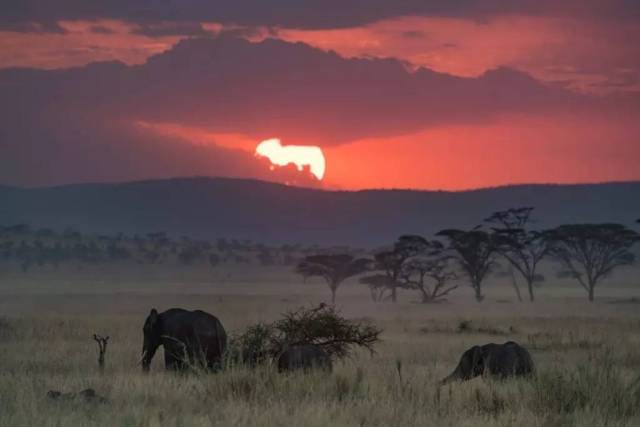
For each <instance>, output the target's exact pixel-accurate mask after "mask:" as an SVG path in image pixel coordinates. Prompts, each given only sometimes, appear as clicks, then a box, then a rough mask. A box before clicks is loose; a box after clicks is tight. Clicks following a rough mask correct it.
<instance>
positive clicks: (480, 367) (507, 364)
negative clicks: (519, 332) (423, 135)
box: [440, 341, 535, 384]
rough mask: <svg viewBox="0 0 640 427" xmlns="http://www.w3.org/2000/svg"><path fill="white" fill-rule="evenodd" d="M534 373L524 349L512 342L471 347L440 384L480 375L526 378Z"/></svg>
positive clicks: (529, 356) (529, 357)
mask: <svg viewBox="0 0 640 427" xmlns="http://www.w3.org/2000/svg"><path fill="white" fill-rule="evenodd" d="M534 371H535V366H534V364H533V359H531V355H530V354H529V352H528V351H527V349H526V348H524V347H522V346H521V345H520V344H518V343H515V342H513V341H508V342H506V343H504V344H494V343H490V344H485V345H482V346H478V345H476V346H473V347H471V348H470V349H468V350H467V351H465V352H464V353H463V354H462V357H461V358H460V362H459V363H458V366H457V367H456V369H455V370H454V371H453V372H452V373H451V375H449V376H448V377H446V378H445V379H443V380H442V381H441V382H440V383H441V384H447V383H450V382H452V381H466V380H470V379H472V378H475V377H477V376H480V375H491V376H493V377H496V378H507V377H514V376H528V375H532V374H533V373H534Z"/></svg>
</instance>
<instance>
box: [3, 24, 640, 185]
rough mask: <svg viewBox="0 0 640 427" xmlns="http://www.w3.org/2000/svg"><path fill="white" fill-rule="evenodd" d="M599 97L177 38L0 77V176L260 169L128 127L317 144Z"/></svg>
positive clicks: (392, 63) (62, 177)
mask: <svg viewBox="0 0 640 427" xmlns="http://www.w3.org/2000/svg"><path fill="white" fill-rule="evenodd" d="M602 103H603V101H602V100H596V99H592V98H589V97H586V96H581V95H576V94H574V93H572V92H569V91H566V90H564V89H561V88H552V87H548V86H545V85H543V84H541V83H540V82H538V81H536V80H535V79H533V78H531V77H530V76H528V75H527V74H524V73H521V72H519V71H516V70H512V69H508V68H501V69H497V70H493V71H490V72H487V73H485V74H484V75H482V76H480V77H478V78H460V77H454V76H451V75H447V74H441V73H436V72H433V71H430V70H427V69H420V70H418V71H417V72H415V73H411V72H409V71H407V69H406V67H404V66H403V64H402V63H401V62H398V61H396V60H391V59H386V60H380V59H345V58H342V57H340V56H338V55H336V54H333V53H326V52H323V51H320V50H317V49H313V48H311V47H309V46H307V45H304V44H301V43H296V44H290V43H286V42H283V41H278V40H272V39H267V40H265V41H264V42H261V43H255V44H254V43H250V42H248V41H246V40H244V39H238V38H232V37H228V36H222V37H219V38H215V39H214V38H205V39H189V40H185V41H182V42H180V43H179V44H178V45H176V46H175V47H174V48H173V49H172V50H170V51H167V52H165V53H163V54H160V55H156V56H153V57H151V58H150V59H149V60H148V61H147V63H145V64H143V65H138V66H127V65H124V64H122V63H119V62H105V63H94V64H90V65H88V66H86V67H81V68H73V69H67V70H51V71H44V70H30V69H7V70H2V71H0V153H1V154H2V156H0V182H3V183H12V184H15V183H28V184H43V183H60V182H75V181H89V180H96V181H100V180H109V179H110V180H112V179H134V178H141V177H151V176H153V177H157V176H172V175H193V174H210V175H227V176H228V175H242V176H253V177H264V175H261V174H264V171H263V168H262V167H259V165H258V162H256V161H255V160H254V159H253V158H252V156H251V155H250V154H249V153H246V152H241V151H233V150H227V149H221V148H218V147H209V148H207V147H202V146H195V145H193V144H191V143H189V142H188V141H184V140H177V139H175V138H167V137H162V136H159V135H155V134H152V133H150V132H149V131H148V130H146V131H145V130H144V129H141V128H139V127H137V126H136V125H135V124H136V122H137V121H145V122H149V123H179V124H181V125H183V126H192V127H199V128H206V129H209V130H211V131H212V132H215V133H239V134H246V135H250V136H252V137H254V138H255V139H256V141H258V140H260V139H263V138H267V137H281V138H282V140H283V142H284V143H285V144H287V143H289V144H296V143H298V144H299V143H321V144H323V145H328V144H339V143H346V142H349V141H352V140H355V139H358V138H365V137H372V136H375V137H381V136H389V135H399V134H404V133H409V132H413V131H416V130H420V129H425V128H428V127H429V126H434V125H441V124H446V123H454V124H460V123H475V122H480V123H483V122H486V121H489V120H491V119H492V117H495V116H498V115H501V114H504V113H509V114H512V113H524V114H553V112H554V111H566V110H572V111H573V110H578V109H584V108H601V107H600V104H602ZM616 103H617V104H618V105H623V103H622V102H620V100H616ZM633 108H635V106H633Z"/></svg>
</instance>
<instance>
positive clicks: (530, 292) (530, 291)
mask: <svg viewBox="0 0 640 427" xmlns="http://www.w3.org/2000/svg"><path fill="white" fill-rule="evenodd" d="M527 287H528V288H529V301H531V302H533V301H534V300H535V297H534V296H533V280H527Z"/></svg>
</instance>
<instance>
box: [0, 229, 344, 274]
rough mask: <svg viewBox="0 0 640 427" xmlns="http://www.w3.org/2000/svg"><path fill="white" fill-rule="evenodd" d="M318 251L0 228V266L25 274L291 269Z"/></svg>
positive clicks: (157, 234)
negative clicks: (166, 267) (96, 268)
mask: <svg viewBox="0 0 640 427" xmlns="http://www.w3.org/2000/svg"><path fill="white" fill-rule="evenodd" d="M333 250H340V251H343V250H344V248H333ZM319 251H320V248H318V247H317V246H312V247H303V246H302V245H299V244H296V245H287V244H285V245H281V246H266V245H263V244H260V243H254V242H251V241H249V240H237V239H225V238H220V239H217V240H216V241H213V242H210V241H206V240H196V239H192V238H189V237H181V238H171V237H169V236H168V235H167V234H166V233H164V232H153V233H147V234H136V235H131V236H127V235H125V234H123V233H118V234H116V235H94V234H86V233H81V232H79V231H76V230H73V229H70V228H69V229H66V230H63V231H59V232H58V231H55V230H52V229H50V228H33V227H31V226H30V225H28V224H15V225H10V226H0V264H2V266H3V267H4V268H5V269H6V268H12V267H15V268H18V269H20V270H21V271H23V272H25V273H27V272H29V271H30V270H32V269H34V268H39V267H45V266H53V267H54V268H58V267H59V266H61V265H64V264H71V265H76V266H84V265H97V264H104V263H118V262H120V263H123V262H130V263H135V264H147V265H151V266H153V265H161V264H174V265H181V266H185V267H195V266H209V267H211V268H215V267H217V266H218V265H222V264H255V265H259V266H264V267H268V266H277V265H281V266H289V267H291V266H295V265H296V264H297V263H298V261H299V260H300V259H302V258H303V257H304V256H305V255H307V254H309V253H317V252H319Z"/></svg>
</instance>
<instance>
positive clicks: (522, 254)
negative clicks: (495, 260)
mask: <svg viewBox="0 0 640 427" xmlns="http://www.w3.org/2000/svg"><path fill="white" fill-rule="evenodd" d="M533 209H534V208H532V207H522V208H512V209H507V210H505V211H499V212H495V213H493V214H492V215H491V216H490V217H489V218H487V219H486V220H485V221H486V222H488V223H492V224H496V225H497V227H494V228H493V231H494V233H495V234H496V236H497V237H498V239H497V243H498V246H497V251H498V253H499V254H500V255H502V257H503V258H505V259H506V260H507V262H508V263H509V265H510V267H511V270H510V273H513V269H515V270H516V271H518V272H519V273H520V275H521V276H522V277H523V279H524V280H525V282H526V283H527V289H528V291H529V300H530V301H533V300H534V299H535V296H534V292H533V288H534V284H535V282H536V281H538V280H540V277H541V276H540V275H539V274H538V273H537V268H538V265H539V263H540V261H541V260H542V259H543V258H544V257H546V256H547V255H548V254H549V242H548V240H547V239H545V238H544V233H542V232H539V231H534V230H527V226H528V225H529V223H530V222H531V213H532V212H533ZM512 279H513V281H514V286H515V287H516V292H518V295H519V294H520V292H519V290H518V288H517V286H518V285H517V283H516V281H515V276H512Z"/></svg>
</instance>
